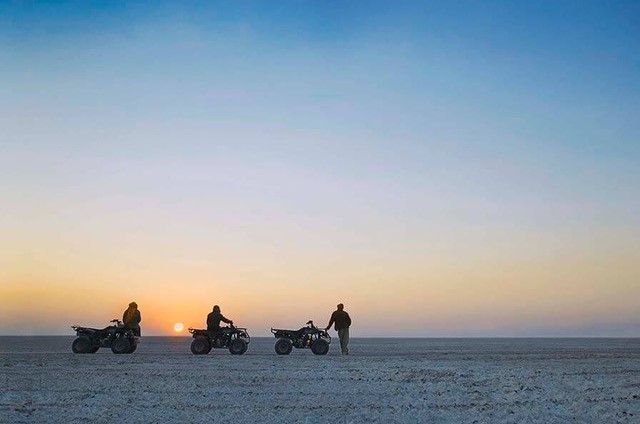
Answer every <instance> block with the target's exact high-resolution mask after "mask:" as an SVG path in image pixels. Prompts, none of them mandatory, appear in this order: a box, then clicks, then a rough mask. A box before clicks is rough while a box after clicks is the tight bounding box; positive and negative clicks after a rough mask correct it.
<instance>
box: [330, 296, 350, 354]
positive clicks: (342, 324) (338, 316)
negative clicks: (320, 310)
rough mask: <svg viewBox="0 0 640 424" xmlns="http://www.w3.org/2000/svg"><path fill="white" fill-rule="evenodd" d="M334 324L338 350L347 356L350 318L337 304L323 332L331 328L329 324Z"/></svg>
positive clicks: (342, 307) (340, 305)
mask: <svg viewBox="0 0 640 424" xmlns="http://www.w3.org/2000/svg"><path fill="white" fill-rule="evenodd" d="M333 323H335V324H336V327H335V328H336V331H337V332H338V338H339V339H340V350H341V351H342V354H343V355H348V354H349V349H348V347H347V346H348V345H349V327H351V317H350V316H349V314H348V313H347V312H346V311H345V310H344V305H343V304H342V303H340V304H338V309H336V310H335V311H333V313H332V314H331V319H330V320H329V324H327V328H325V330H329V328H331V324H333Z"/></svg>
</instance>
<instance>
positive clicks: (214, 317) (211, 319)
mask: <svg viewBox="0 0 640 424" xmlns="http://www.w3.org/2000/svg"><path fill="white" fill-rule="evenodd" d="M220 321H223V322H226V323H227V324H233V321H231V320H230V319H227V318H225V316H224V315H222V313H221V312H220V307H219V306H218V305H215V306H214V307H213V311H212V312H210V313H209V315H207V331H208V332H209V334H211V335H212V336H213V337H216V336H217V335H218V334H220Z"/></svg>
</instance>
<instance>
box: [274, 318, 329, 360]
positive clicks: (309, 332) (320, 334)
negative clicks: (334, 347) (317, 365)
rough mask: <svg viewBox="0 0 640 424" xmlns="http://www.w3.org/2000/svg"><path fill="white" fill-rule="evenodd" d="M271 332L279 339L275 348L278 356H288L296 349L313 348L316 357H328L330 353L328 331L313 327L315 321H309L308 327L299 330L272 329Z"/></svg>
mask: <svg viewBox="0 0 640 424" xmlns="http://www.w3.org/2000/svg"><path fill="white" fill-rule="evenodd" d="M271 332H272V333H273V335H274V336H275V337H276V338H277V339H278V341H277V342H276V344H275V346H274V349H275V351H276V353H277V354H278V355H288V354H290V353H291V350H292V349H293V348H294V347H295V348H298V349H307V348H311V351H312V352H313V353H314V354H315V355H326V354H327V352H329V344H330V343H331V336H330V335H329V333H328V332H327V331H326V330H322V329H320V328H318V327H316V326H315V325H313V321H307V324H306V326H304V327H302V328H301V329H299V330H282V329H278V328H272V329H271Z"/></svg>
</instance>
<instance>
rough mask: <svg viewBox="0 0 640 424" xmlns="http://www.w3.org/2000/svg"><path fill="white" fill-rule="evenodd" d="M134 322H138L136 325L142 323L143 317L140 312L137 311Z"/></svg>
mask: <svg viewBox="0 0 640 424" xmlns="http://www.w3.org/2000/svg"><path fill="white" fill-rule="evenodd" d="M133 320H134V321H135V322H136V324H140V321H142V315H141V314H140V311H136V314H135V316H134V318H133Z"/></svg>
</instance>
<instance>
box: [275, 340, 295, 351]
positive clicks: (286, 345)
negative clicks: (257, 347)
mask: <svg viewBox="0 0 640 424" xmlns="http://www.w3.org/2000/svg"><path fill="white" fill-rule="evenodd" d="M273 348H274V350H275V351H276V353H277V354H278V355H288V354H290V353H291V350H292V349H293V345H292V344H291V341H290V340H289V339H278V341H277V342H276V344H275V346H274V347H273Z"/></svg>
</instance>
